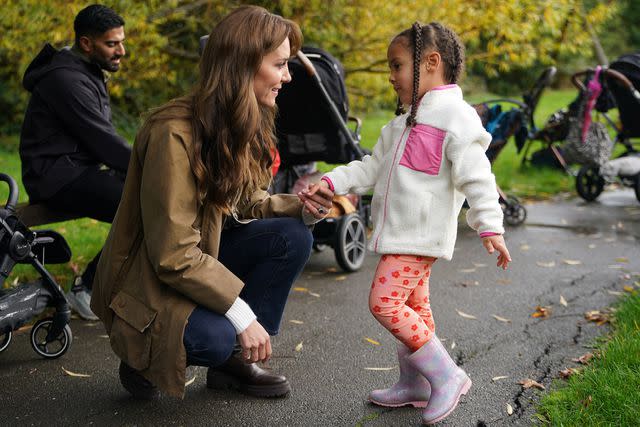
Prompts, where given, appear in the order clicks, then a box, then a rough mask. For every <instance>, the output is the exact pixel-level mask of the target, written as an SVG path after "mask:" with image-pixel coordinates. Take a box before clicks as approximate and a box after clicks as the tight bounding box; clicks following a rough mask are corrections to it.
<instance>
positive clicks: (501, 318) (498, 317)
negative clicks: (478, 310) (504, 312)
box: [491, 314, 511, 323]
mask: <svg viewBox="0 0 640 427" xmlns="http://www.w3.org/2000/svg"><path fill="white" fill-rule="evenodd" d="M491 316H493V318H494V319H496V320H498V321H500V322H504V323H509V322H511V319H507V318H505V317H500V316H498V315H497V314H492V315H491Z"/></svg>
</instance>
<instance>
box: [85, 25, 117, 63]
mask: <svg viewBox="0 0 640 427" xmlns="http://www.w3.org/2000/svg"><path fill="white" fill-rule="evenodd" d="M80 48H81V49H82V51H83V52H84V53H85V54H86V55H87V57H88V58H89V59H90V60H91V61H92V62H94V63H96V64H98V65H99V66H100V68H102V69H103V70H106V71H110V72H115V71H118V69H119V68H120V59H121V58H122V57H123V56H124V55H125V54H126V51H125V49H124V27H116V28H112V29H110V30H107V31H105V32H104V33H102V34H101V35H99V36H96V37H89V36H83V37H81V38H80Z"/></svg>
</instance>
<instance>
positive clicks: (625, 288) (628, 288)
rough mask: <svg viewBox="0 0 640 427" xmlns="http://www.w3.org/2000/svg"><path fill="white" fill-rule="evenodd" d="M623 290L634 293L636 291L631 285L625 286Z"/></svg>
mask: <svg viewBox="0 0 640 427" xmlns="http://www.w3.org/2000/svg"><path fill="white" fill-rule="evenodd" d="M622 289H624V290H625V291H627V292H633V291H634V290H635V289H634V288H633V286H629V285H624V286H623V287H622Z"/></svg>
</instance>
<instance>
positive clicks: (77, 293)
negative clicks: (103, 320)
mask: <svg viewBox="0 0 640 427" xmlns="http://www.w3.org/2000/svg"><path fill="white" fill-rule="evenodd" d="M81 283H82V279H81V278H79V277H76V279H75V280H74V285H73V287H72V288H71V290H70V291H69V292H67V293H66V295H65V296H66V297H67V302H68V303H69V306H71V309H72V310H73V311H75V312H76V313H78V316H80V317H81V318H83V319H84V320H98V316H96V315H95V314H93V311H91V306H90V304H91V293H90V292H89V290H88V289H87V288H85V287H84V286H80V285H81Z"/></svg>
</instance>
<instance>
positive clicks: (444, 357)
mask: <svg viewBox="0 0 640 427" xmlns="http://www.w3.org/2000/svg"><path fill="white" fill-rule="evenodd" d="M407 361H408V362H409V363H410V364H411V365H412V366H413V367H414V368H415V369H417V370H418V371H419V372H420V373H421V374H422V375H424V376H425V378H426V379H427V380H428V381H429V383H430V384H431V397H430V398H429V403H428V404H427V407H426V408H425V409H424V411H422V422H423V423H424V424H434V423H437V422H438V421H440V420H442V419H444V418H445V417H446V416H447V415H449V414H450V413H451V412H453V410H454V409H455V408H456V406H458V400H460V396H462V395H463V394H466V393H467V391H469V388H470V387H471V379H469V377H468V376H467V374H466V373H465V372H464V371H463V370H462V369H460V368H459V367H458V366H457V365H456V363H455V362H454V361H453V360H452V359H451V357H450V356H449V353H447V350H446V349H445V348H444V346H443V345H442V343H441V342H440V340H439V339H438V337H436V336H435V335H433V336H432V337H431V339H430V340H429V341H428V342H427V343H426V344H425V345H423V346H422V347H420V349H418V350H417V351H415V352H414V353H413V354H412V355H410V356H408V357H407Z"/></svg>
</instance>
